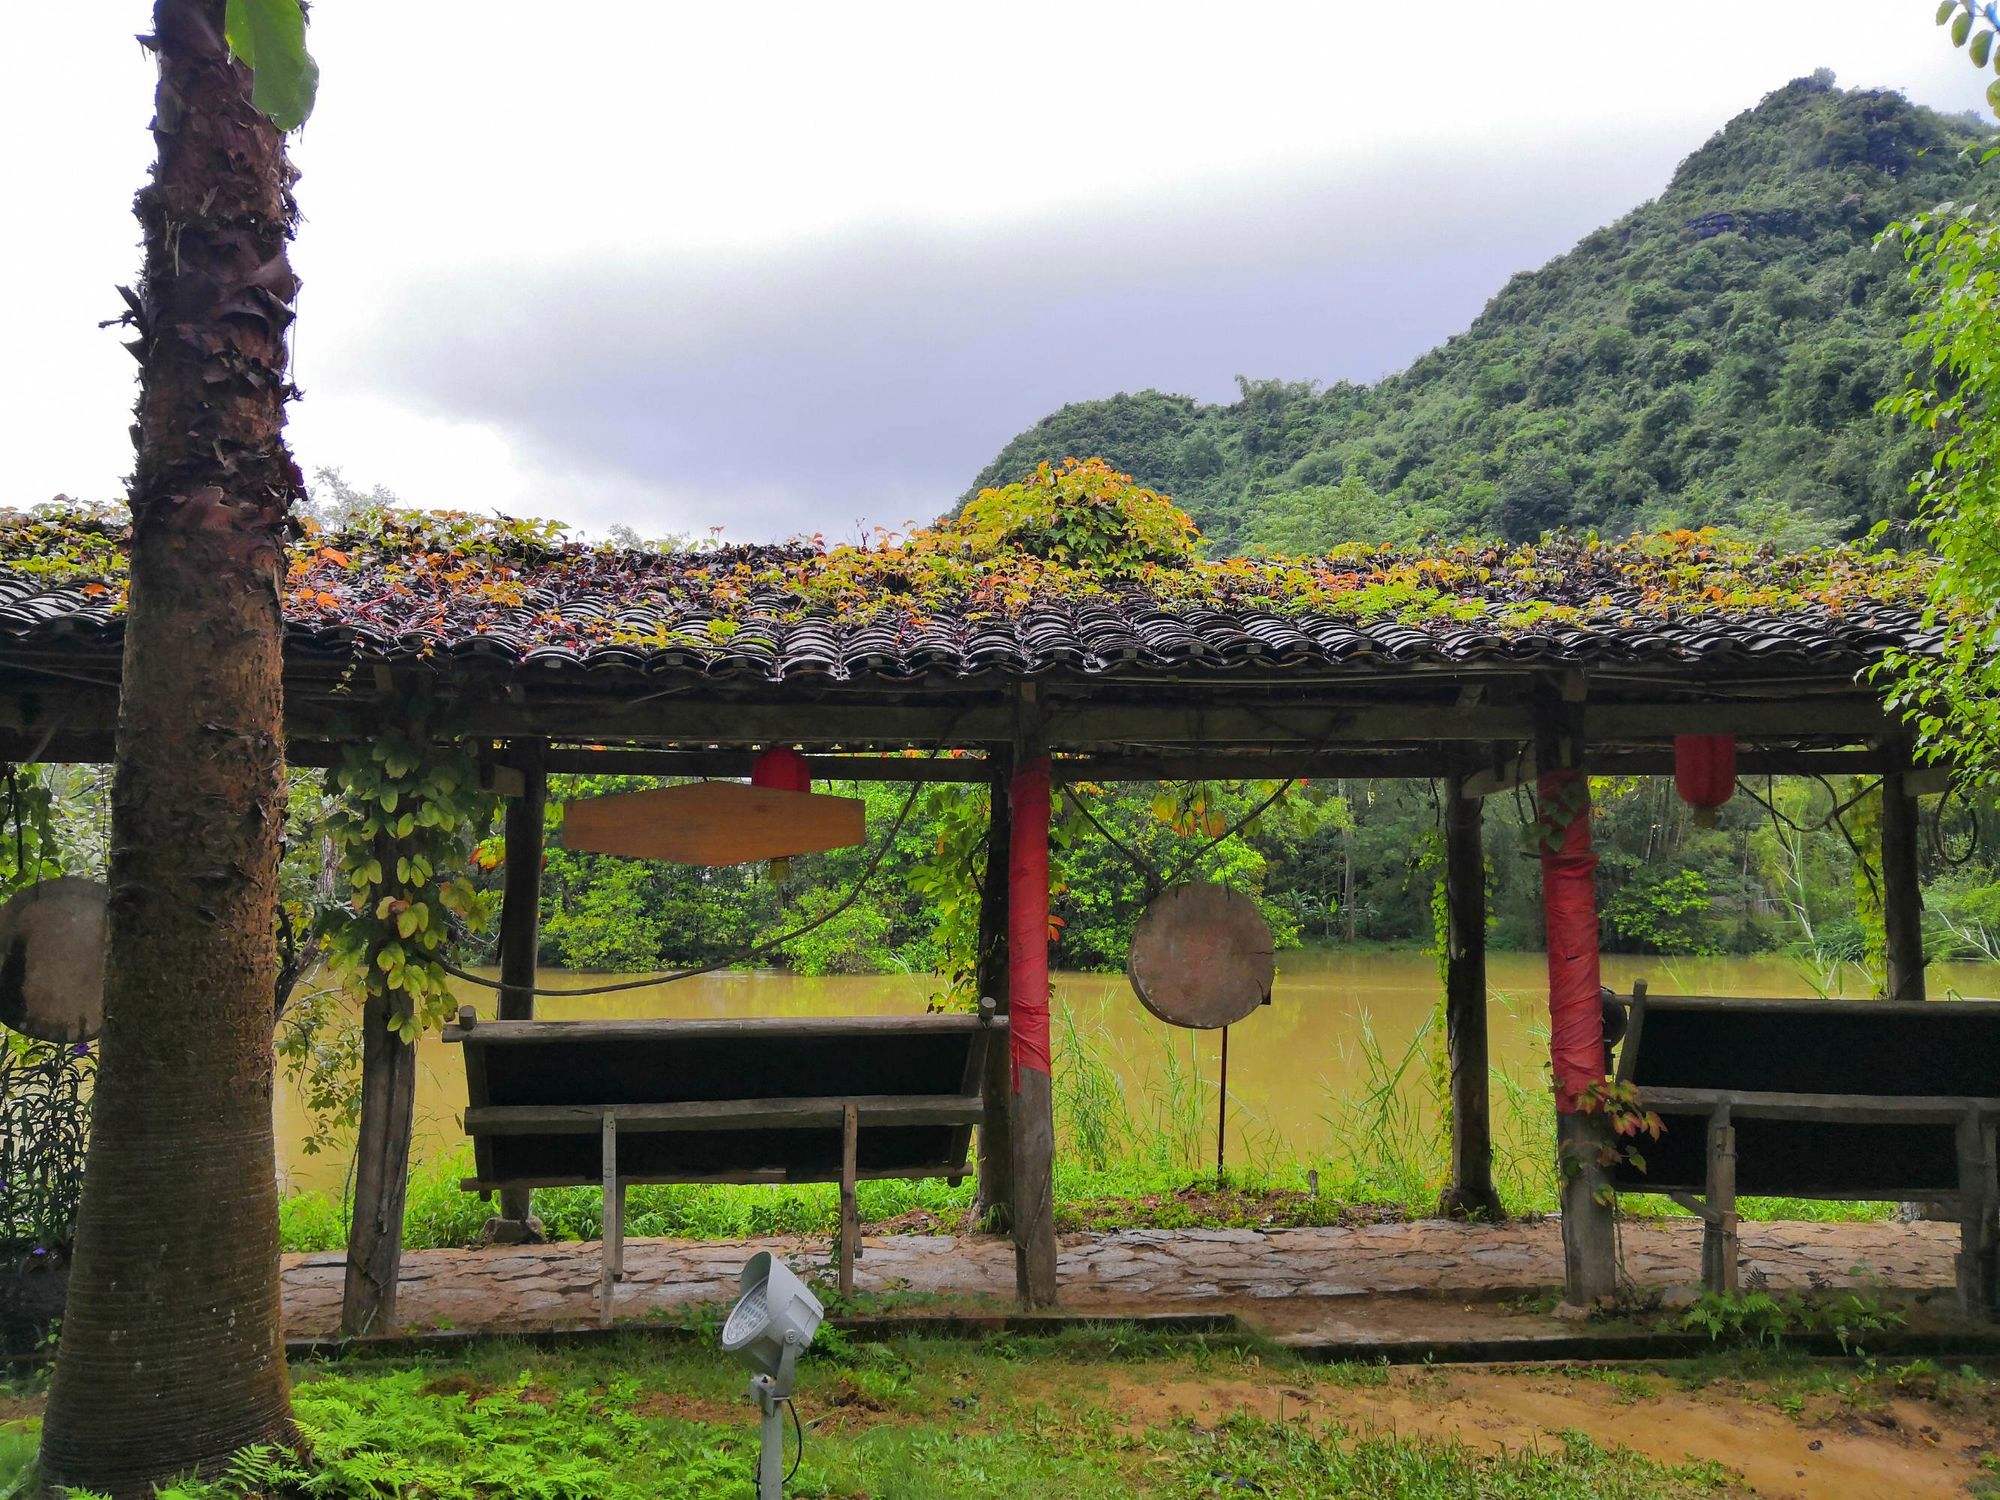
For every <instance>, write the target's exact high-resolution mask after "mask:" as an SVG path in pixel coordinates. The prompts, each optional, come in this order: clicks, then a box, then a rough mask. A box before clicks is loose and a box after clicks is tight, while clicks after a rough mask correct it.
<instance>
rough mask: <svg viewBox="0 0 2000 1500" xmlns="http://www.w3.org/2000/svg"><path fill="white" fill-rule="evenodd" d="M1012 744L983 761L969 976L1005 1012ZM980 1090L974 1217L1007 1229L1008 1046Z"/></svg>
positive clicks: (989, 1054) (988, 1062) (992, 1060)
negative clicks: (981, 834) (980, 863)
mask: <svg viewBox="0 0 2000 1500" xmlns="http://www.w3.org/2000/svg"><path fill="white" fill-rule="evenodd" d="M1013 766H1014V755H1013V751H1012V750H1011V749H1007V750H997V751H995V752H994V753H993V755H992V757H991V758H990V759H989V761H988V762H987V764H986V767H985V769H986V773H987V776H988V777H989V780H988V782H987V795H988V799H989V800H988V811H987V819H986V868H985V873H984V876H983V878H982V879H981V881H980V884H979V934H978V938H977V941H978V944H979V951H978V954H977V957H976V960H975V964H974V971H973V972H974V978H975V982H976V983H977V985H978V987H979V993H980V995H981V996H982V997H986V998H990V999H991V1000H992V1001H993V1004H994V1012H995V1014H996V1015H998V1016H1002V1017H1004V1016H1005V1015H1006V1014H1007V852H1008V847H1009V843H1010V840H1011V837H1012V835H1011V833H1010V827H1011V823H1010V820H1009V817H1008V803H1007V794H1008V784H1009V782H1010V781H1011V780H1012V777H1013ZM982 1073H983V1076H982V1078H981V1080H980V1093H981V1095H982V1096H983V1098H984V1099H985V1101H986V1108H985V1111H984V1113H983V1115H982V1117H981V1119H980V1123H979V1196H978V1201H977V1203H976V1204H975V1205H974V1214H973V1221H974V1222H975V1223H977V1224H980V1225H983V1226H984V1227H985V1228H987V1229H989V1230H993V1231H996V1232H1003V1233H1004V1232H1006V1231H1007V1230H1009V1229H1010V1228H1011V1227H1012V1225H1013V1220H1014V1132H1013V1127H1012V1122H1011V1117H1010V1113H1009V1111H1010V1110H1011V1109H1012V1106H1013V1092H1014V1090H1013V1079H1012V1073H1013V1068H1012V1064H1011V1061H1010V1059H1009V1057H1008V1049H1007V1048H1005V1047H1001V1046H990V1045H989V1046H988V1047H987V1049H986V1056H985V1059H984V1064H983V1068H982Z"/></svg>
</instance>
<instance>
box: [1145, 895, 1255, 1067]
mask: <svg viewBox="0 0 2000 1500" xmlns="http://www.w3.org/2000/svg"><path fill="white" fill-rule="evenodd" d="M1125 973H1126V975H1127V976H1128V977H1129V978H1130V979H1131V981H1132V990H1133V993H1134V994H1136V995H1137V996H1138V997H1139V1003H1140V1004H1141V1005H1143V1006H1145V1007H1146V1009H1147V1010H1149V1011H1151V1012H1152V1013H1153V1014H1154V1015H1156V1016H1158V1017H1159V1018H1160V1019H1161V1020H1162V1021H1165V1022H1166V1023H1167V1024H1168V1025H1170V1026H1187V1027H1192V1028H1194V1029H1195V1030H1198V1031H1213V1030H1214V1029H1215V1028H1217V1027H1219V1026H1227V1025H1229V1024H1230V1023H1231V1022H1233V1021H1240V1020H1242V1019H1243V1018H1244V1017H1245V1016H1247V1015H1249V1014H1250V1012H1251V1011H1253V1010H1255V1009H1256V1008H1257V1007H1258V1006H1260V1005H1262V1004H1263V1003H1264V1002H1265V1001H1266V1000H1268V999H1270V997H1271V981H1272V979H1273V978H1275V977H1276V974H1277V961H1276V958H1275V957H1274V956H1273V952H1272V943H1271V927H1270V924H1269V923H1267V922H1266V921H1265V920H1264V914H1263V913H1262V912H1260V911H1258V910H1257V904H1256V903H1255V902H1254V901H1252V900H1251V899H1250V898H1249V897H1248V896H1244V895H1240V894H1238V893H1237V892H1235V891H1232V890H1230V889H1229V888H1228V887H1227V886H1220V885H1176V886H1170V887H1169V888H1168V889H1166V890H1164V891H1162V892H1161V893H1160V894H1159V895H1158V896H1156V897H1154V898H1153V902H1152V904H1151V905H1149V906H1148V907H1147V908H1146V911H1145V915H1143V916H1142V917H1140V918H1139V924H1138V926H1136V927H1135V928H1133V929H1132V946H1131V950H1130V951H1129V952H1128V953H1127V955H1126V959H1125Z"/></svg>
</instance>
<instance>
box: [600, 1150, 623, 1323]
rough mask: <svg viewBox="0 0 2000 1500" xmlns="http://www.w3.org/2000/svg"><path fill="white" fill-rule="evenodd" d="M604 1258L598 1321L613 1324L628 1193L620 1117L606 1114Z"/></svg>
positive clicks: (621, 1259)
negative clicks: (621, 1163)
mask: <svg viewBox="0 0 2000 1500" xmlns="http://www.w3.org/2000/svg"><path fill="white" fill-rule="evenodd" d="M603 1144H604V1260H603V1271H602V1273H601V1274H602V1281H601V1283H600V1285H599V1289H598V1290H599V1299H600V1305H599V1307H598V1309H597V1321H598V1322H600V1323H602V1324H603V1325H604V1326H605V1327H607V1328H609V1327H610V1326H611V1299H612V1294H613V1293H614V1292H615V1291H616V1290H617V1287H618V1273H619V1269H620V1262H621V1261H623V1260H624V1258H625V1223H624V1217H623V1216H624V1212H625V1195H624V1193H623V1192H621V1191H620V1190H619V1188H620V1185H619V1180H618V1117H617V1116H616V1115H613V1114H607V1115H606V1116H605V1117H604V1129H603Z"/></svg>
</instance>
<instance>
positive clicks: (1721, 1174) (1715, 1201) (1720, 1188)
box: [1701, 1104, 1736, 1295]
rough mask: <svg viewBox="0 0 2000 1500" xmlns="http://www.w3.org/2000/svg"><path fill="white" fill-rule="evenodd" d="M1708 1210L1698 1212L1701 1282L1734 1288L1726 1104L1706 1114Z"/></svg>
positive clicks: (1731, 1150) (1731, 1151) (1732, 1143)
mask: <svg viewBox="0 0 2000 1500" xmlns="http://www.w3.org/2000/svg"><path fill="white" fill-rule="evenodd" d="M1706 1196H1707V1199H1708V1204H1707V1208H1708V1212H1707V1213H1706V1214H1704V1215H1703V1216H1702V1230H1701V1280H1702V1285H1703V1286H1704V1287H1706V1288H1707V1289H1708V1290H1709V1291H1711V1292H1714V1293H1716V1294H1718V1295H1721V1294H1724V1293H1728V1292H1733V1291H1735V1290H1736V1126H1735V1125H1734V1123H1732V1122H1731V1120H1730V1117H1729V1106H1728V1105H1727V1104H1724V1105H1720V1106H1719V1107H1717V1109H1716V1111H1715V1113H1714V1114H1712V1115H1710V1116H1709V1117H1708V1191H1707V1194H1706Z"/></svg>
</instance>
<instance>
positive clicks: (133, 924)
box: [42, 0, 302, 1500]
mask: <svg viewBox="0 0 2000 1500" xmlns="http://www.w3.org/2000/svg"><path fill="white" fill-rule="evenodd" d="M223 12H224V0H156V3H155V6H154V35H153V37H152V38H151V39H150V45H151V46H152V48H153V50H154V52H155V53H156V55H157V57H158V63H159V86H158V92H157V94H156V98H155V116H154V121H153V133H154V139H155V142H156V145H157V148H158V158H157V162H156V164H155V167H154V170H153V176H152V180H151V182H150V183H149V184H148V185H147V186H146V187H145V188H144V189H143V190H142V191H141V192H140V194H139V196H138V201H137V204H136V211H137V213H138V217H139V221H140V224H141V225H142V227H143V230H144V242H145V256H146V263H145V275H144V279H143V281H142V283H141V285H140V289H139V292H138V294H137V295H136V296H135V295H133V294H130V293H128V294H127V301H128V303H129V304H130V305H131V306H132V309H133V311H132V316H131V320H130V321H131V322H132V324H133V326H134V328H135V329H136V331H137V335H138V337H137V338H136V340H135V341H134V342H133V344H132V346H131V347H132V349H133V352H134V353H135V354H136V355H137V357H138V359H139V361H140V366H141V370H142V375H141V387H140V397H139V407H138V422H137V424H136V425H135V427H134V429H133V435H134V441H135V444H136V446H137V448H138V462H137V467H136V470H135V472H134V475H133V479H132V484H131V497H130V498H131V507H132V519H133V540H132V572H131V595H130V605H129V611H128V614H127V617H126V625H125V656H124V677H123V692H122V695H121V699H120V703H119V718H118V741H117V766H116V775H115V782H114V790H113V802H112V849H111V926H110V950H109V955H108V959H107V967H106V975H105V1025H104V1037H103V1054H102V1062H101V1065H100V1068H99V1072H98V1078H97V1091H96V1099H95V1103H94V1109H93V1118H92V1132H91V1147H90V1161H89V1169H88V1173H87V1175H86V1178H85V1183H84V1194H83V1205H82V1211H81V1214H80V1217H79V1221H78V1225H77V1242H76V1259H75V1263H74V1266H73V1268H72V1271H71V1277H70V1289H69V1306H68V1310H67V1311H66V1313H65V1314H64V1318H63V1332H62V1344H61V1348H60V1351H59V1353H58V1356H57V1360H56V1372H55V1382H54V1387H53V1389H52V1390H51V1392H50V1396H49V1406H48V1413H47V1417H46V1420H45V1423H44V1426H43V1436H42V1464H43V1471H44V1478H45V1479H46V1480H48V1481H49V1482H52V1483H60V1484H69V1485H75V1486H79V1487H88V1488H91V1489H95V1490H101V1491H107V1492H109V1493H111V1494H113V1495H115V1496H119V1497H121V1500H122V1497H124V1496H128V1495H142V1494H144V1495H150V1494H151V1493H152V1481H154V1480H158V1479H162V1478H165V1477H167V1476H169V1475H172V1474H176V1473H183V1472H186V1471H188V1470H191V1469H192V1470H212V1469H214V1468H216V1467H217V1466H218V1465H219V1464H220V1463H221V1462H222V1461H223V1460H225V1459H226V1458H227V1457H228V1456H229V1455H230V1454H231V1453H233V1452H235V1451H236V1450H237V1449H239V1448H242V1447H244V1446H246V1445H249V1444H253V1443H268V1442H287V1441H290V1440H291V1439H292V1437H293V1431H292V1426H291V1416H290V1393H289V1388H288V1383H287V1376H286V1371H285V1362H284V1348H283V1343H282V1336H281V1329H280V1320H279V1282H278V1214H277V1208H278V1203H277V1182H276V1166H275V1156H274V1151H273V1139H272V1124H271V1083H272V1069H273V1060H272V1027H271V1009H272V995H273V985H274V981H275V976H276V969H277V952H276V943H275V938H274V930H273V923H274V912H275V907H276V893H277V863H278V836H279V832H280V829H281V825H282V822H283V816H284V746H283V720H282V699H281V682H280V655H279V647H280V625H281V622H280V617H279V589H280V585H281V580H282V576H283V575H282V569H283V541H284V536H285V531H286V527H287V526H288V524H289V521H288V512H289V509H290V507H291V504H292V502H293V500H294V499H296V498H297V496H298V495H299V494H300V493H301V490H302V485H301V483H300V477H299V472H298V468H297V466H296V465H295V464H294V463H293V462H292V459H291V456H290V455H289V454H288V453H287V452H286V449H285V446H284V438H283V429H284V416H285V403H286V401H287V400H288V399H289V397H290V395H291V394H292V392H291V387H290V385H289V382H288V379H287V376H286V348H285V330H286V326H287V325H288V324H289V322H290V321H291V316H292V312H291V306H292V301H293V298H294V295H295V293H296V290H297V284H296V282H295V280H294V279H293V276H292V273H291V269H290V265H289V262H288V259H287V254H286V250H287V245H288V242H289V240H290V238H291V233H292V227H293V224H294V221H295V219H296V216H297V211H296V208H295V205H294V203H293V201H292V196H291V184H292V181H293V172H292V170H291V167H290V165H289V164H288V162H287V160H286V157H285V150H284V140H283V137H282V136H281V134H280V133H279V131H278V130H277V128H276V127H275V126H274V125H273V124H272V123H271V122H270V120H269V119H267V118H266V117H265V116H264V115H263V114H262V113H260V112H259V111H258V110H257V109H255V108H254V107H253V106H252V104H251V101H250V89H251V78H250V73H249V70H248V69H247V68H245V67H243V66H242V65H241V64H240V63H238V62H236V61H234V60H233V59H232V58H231V57H230V55H229V51H228V48H227V46H226V45H225V42H224V39H223Z"/></svg>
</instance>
